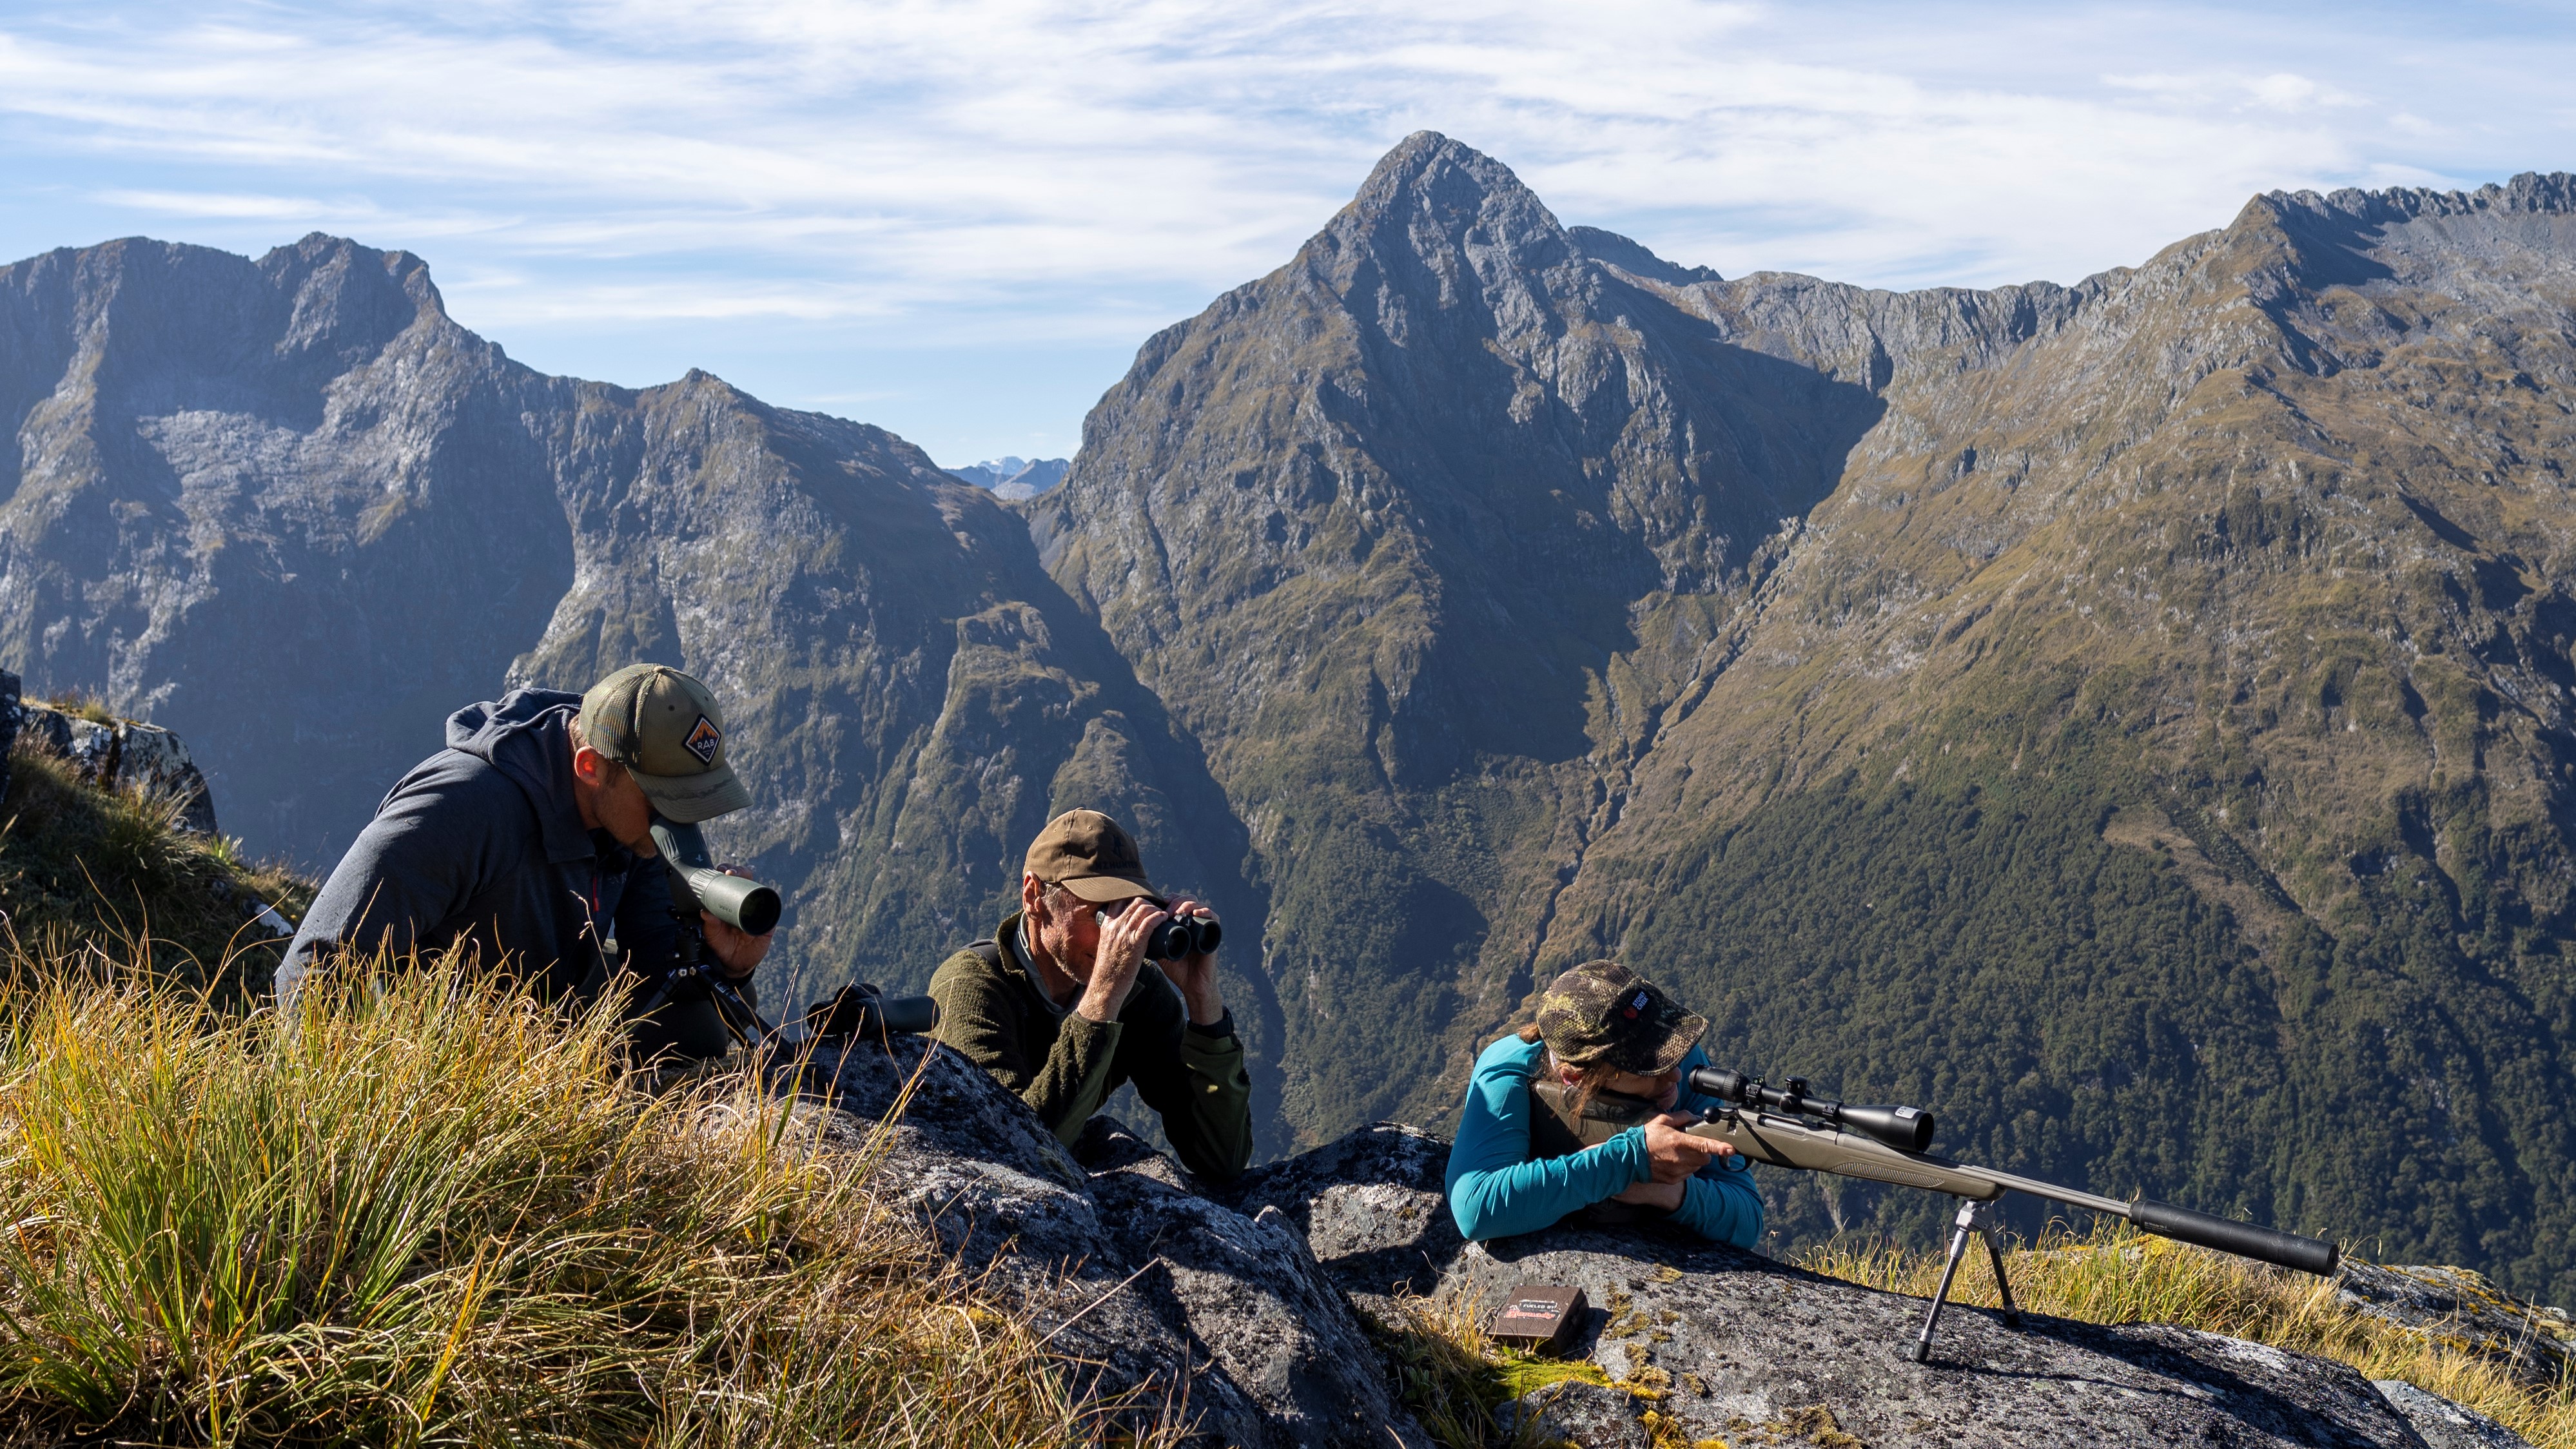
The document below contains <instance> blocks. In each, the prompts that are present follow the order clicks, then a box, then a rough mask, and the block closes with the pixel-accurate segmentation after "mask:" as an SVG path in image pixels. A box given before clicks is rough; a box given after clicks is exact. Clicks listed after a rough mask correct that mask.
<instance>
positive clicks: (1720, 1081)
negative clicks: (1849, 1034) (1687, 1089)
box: [1691, 1067, 1933, 1152]
mask: <svg viewBox="0 0 2576 1449" xmlns="http://www.w3.org/2000/svg"><path fill="white" fill-rule="evenodd" d="M1691 1089H1692V1090H1693V1091H1696V1092H1698V1093H1700V1094H1701V1095H1703V1096H1709V1097H1715V1098H1717V1099H1718V1100H1719V1101H1721V1102H1733V1103H1736V1104H1737V1105H1739V1106H1745V1107H1760V1108H1765V1109H1768V1110H1770V1111H1774V1112H1791V1113H1796V1114H1797V1115H1800V1116H1804V1117H1822V1118H1823V1119H1825V1120H1826V1121H1828V1122H1830V1123H1832V1124H1833V1125H1835V1126H1836V1127H1839V1128H1842V1129H1843V1130H1844V1131H1847V1132H1857V1133H1859V1134H1860V1135H1862V1136H1863V1137H1867V1138H1870V1139H1871V1140H1873V1141H1877V1142H1884V1143H1886V1144H1887V1145H1888V1146H1890V1147H1894V1148H1899V1149H1901V1150H1903V1151H1906V1152H1922V1151H1926V1150H1928V1149H1929V1148H1930V1147H1931V1146H1932V1128H1933V1122H1932V1114H1931V1113H1929V1112H1926V1111H1924V1110H1923V1109H1922V1108H1920V1107H1848V1106H1845V1105H1843V1104H1842V1103H1840V1102H1834V1101H1828V1100H1827V1099H1825V1098H1823V1097H1810V1096H1808V1095H1807V1079H1806V1078H1804V1077H1791V1078H1790V1079H1789V1081H1788V1084H1787V1085H1786V1086H1780V1087H1766V1086H1764V1085H1763V1084H1762V1083H1760V1082H1757V1081H1755V1080H1753V1079H1752V1078H1750V1077H1747V1076H1746V1075H1744V1074H1743V1073H1742V1072H1730V1071H1726V1070H1723V1069H1721V1068H1718V1067H1701V1068H1700V1069H1698V1070H1697V1071H1694V1072H1692V1073H1691Z"/></svg>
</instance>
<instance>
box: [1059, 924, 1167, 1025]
mask: <svg viewBox="0 0 2576 1449" xmlns="http://www.w3.org/2000/svg"><path fill="white" fill-rule="evenodd" d="M1095 915H1096V917H1097V919H1098V920H1099V922H1100V944H1099V946H1098V947H1097V948H1095V949H1094V950H1093V951H1092V954H1091V980H1090V981H1089V982H1088V983H1086V984H1085V985H1084V986H1083V988H1082V1000H1081V1003H1080V1004H1079V1005H1077V1006H1075V1007H1074V1010H1075V1011H1077V1012H1079V1013H1081V1014H1082V1015H1083V1016H1085V1017H1087V1018H1089V1019H1090V1020H1092V1021H1097V1022H1103V1023H1106V1022H1112V1021H1116V1020H1117V1019H1118V1013H1119V1012H1121V1011H1124V1010H1126V1008H1127V993H1128V992H1130V991H1133V990H1135V989H1136V973H1137V971H1138V970H1139V969H1141V968H1142V967H1143V966H1144V964H1145V937H1146V936H1147V934H1149V933H1150V932H1152V930H1153V929H1154V928H1155V927H1156V926H1159V925H1161V924H1163V923H1164V922H1165V921H1168V920H1170V919H1171V915H1170V913H1169V912H1166V911H1158V910H1156V909H1154V903H1153V902H1152V901H1149V900H1146V899H1145V898H1144V897H1142V896H1136V897H1132V898H1130V899H1129V900H1127V901H1125V902H1123V903H1122V904H1121V905H1120V906H1119V907H1118V911H1117V914H1116V915H1111V914H1110V912H1109V908H1107V907H1105V906H1104V907H1102V908H1100V909H1099V910H1098V911H1097V912H1096V913H1095Z"/></svg>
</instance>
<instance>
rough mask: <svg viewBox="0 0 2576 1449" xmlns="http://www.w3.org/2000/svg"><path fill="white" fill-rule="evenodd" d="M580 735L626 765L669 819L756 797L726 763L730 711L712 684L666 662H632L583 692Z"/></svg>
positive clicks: (712, 814)
mask: <svg viewBox="0 0 2576 1449" xmlns="http://www.w3.org/2000/svg"><path fill="white" fill-rule="evenodd" d="M581 733H582V738H583V739H584V740H585V741H587V742H588V743H589V745H590V747H591V748H592V749H594V750H597V751H599V752H600V753H601V754H603V755H605V756H607V757H608V758H610V759H612V760H615V761H616V762H617V763H619V764H621V765H624V766H625V767H626V769H627V772H628V773H630V774H632V775H633V776H634V777H635V783H636V784H637V785H638V786H640V787H642V789H643V791H644V798H645V799H647V800H650V801H652V802H653V808H654V809H655V810H657V811H659V812H660V813H661V816H662V818H663V819H665V820H668V821H671V822H673V823H674V824H679V825H695V824H697V823H698V822H699V821H701V820H713V819H715V818H716V817H717V816H719V815H722V814H724V813H726V812H727V811H731V810H740V809H741V808H743V807H744V806H746V805H748V804H750V803H751V792H750V791H748V790H746V789H744V788H743V787H742V781H740V780H738V779H735V778H734V773H733V766H731V765H728V764H726V763H725V755H724V713H723V712H722V711H721V710H718V709H717V708H716V697H715V696H714V695H713V694H711V693H709V692H708V691H707V687H706V686H705V685H703V684H700V683H698V682H697V681H696V680H694V679H691V678H690V677H689V676H687V675H685V674H682V673H681V672H680V671H678V670H676V669H673V668H671V667H669V666H668V665H663V664H629V665H627V666H626V667H625V668H624V669H621V670H619V671H617V672H616V673H615V674H612V675H610V676H608V677H607V678H606V679H603V680H601V681H599V682H598V683H597V684H594V685H592V686H591V687H590V693H588V694H585V695H583V696H582V697H581Z"/></svg>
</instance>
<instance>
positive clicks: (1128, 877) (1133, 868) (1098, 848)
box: [1023, 810, 1163, 906]
mask: <svg viewBox="0 0 2576 1449" xmlns="http://www.w3.org/2000/svg"><path fill="white" fill-rule="evenodd" d="M1023 869H1025V870H1026V871H1027V872H1028V873H1029V874H1030V875H1033V876H1036V877H1037V878H1038V879H1040V880H1047V881H1054V882H1055V883H1057V884H1058V885H1061V886H1063V887H1064V888H1065V889H1066V890H1069V891H1071V892H1073V893H1074V894H1075V895H1077V896H1080V897H1082V898H1083V899H1084V900H1086V901H1089V902H1091V903H1092V904H1094V905H1103V906H1105V905H1107V904H1109V903H1110V902H1112V901H1125V900H1133V899H1135V898H1136V897H1138V896H1143V897H1144V898H1145V899H1147V900H1149V901H1152V902H1153V903H1154V904H1156V905H1161V904H1162V903H1163V898H1162V897H1161V896H1160V895H1157V894H1156V893H1155V891H1154V886H1153V882H1151V881H1148V880H1147V879H1145V858H1144V856H1143V855H1142V854H1141V853H1140V852H1138V850H1137V849H1136V837H1134V836H1132V835H1129V834H1128V833H1127V832H1126V831H1125V830H1123V829H1121V828H1119V824H1118V822H1117V821H1115V820H1112V819H1110V818H1109V817H1108V816H1106V815H1103V814H1101V813H1100V812H1099V811H1097V810H1067V811H1066V812H1064V813H1063V814H1062V815H1059V816H1057V817H1056V818H1054V819H1053V820H1050V821H1048V822H1047V828H1046V829H1044V830H1041V831H1039V832H1038V838H1037V840H1036V841H1035V842H1034V843H1032V844H1031V845H1030V846H1029V858H1028V860H1027V862H1026V863H1025V864H1024V866H1023Z"/></svg>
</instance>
